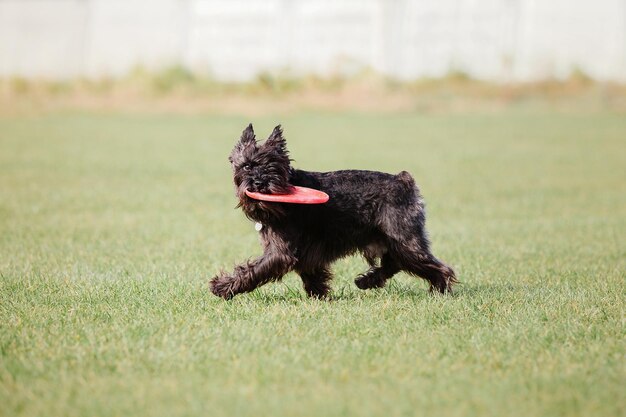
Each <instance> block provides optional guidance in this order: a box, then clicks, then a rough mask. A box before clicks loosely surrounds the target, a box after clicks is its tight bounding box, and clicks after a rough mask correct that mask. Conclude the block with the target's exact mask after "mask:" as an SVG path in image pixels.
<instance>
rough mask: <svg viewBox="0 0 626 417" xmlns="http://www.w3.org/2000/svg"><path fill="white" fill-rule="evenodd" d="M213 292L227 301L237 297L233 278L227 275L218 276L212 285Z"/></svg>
mask: <svg viewBox="0 0 626 417" xmlns="http://www.w3.org/2000/svg"><path fill="white" fill-rule="evenodd" d="M209 287H210V288H211V292H212V293H213V294H215V295H217V296H218V297H222V298H223V299H225V300H230V299H231V298H233V296H234V295H235V292H234V291H233V278H232V277H229V276H225V275H217V276H216V277H214V278H213V279H212V280H211V281H210V283H209Z"/></svg>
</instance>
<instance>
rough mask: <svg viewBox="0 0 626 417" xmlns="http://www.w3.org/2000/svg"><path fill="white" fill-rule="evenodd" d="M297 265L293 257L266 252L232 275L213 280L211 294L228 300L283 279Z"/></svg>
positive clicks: (239, 267)
mask: <svg viewBox="0 0 626 417" xmlns="http://www.w3.org/2000/svg"><path fill="white" fill-rule="evenodd" d="M295 263H296V260H295V258H294V257H293V256H291V255H286V254H276V253H271V252H266V253H265V254H264V255H263V256H261V257H260V258H257V259H255V260H253V261H249V262H247V263H245V264H242V265H239V266H237V267H235V270H234V271H233V272H232V273H231V274H223V273H222V274H220V275H218V276H216V277H214V278H213V279H212V280H211V292H213V294H215V295H217V296H219V297H222V298H225V299H227V300H228V299H230V298H232V297H233V296H235V295H237V294H241V293H244V292H250V291H252V290H254V289H255V288H257V287H259V286H261V285H263V284H267V283H268V282H270V281H275V280H278V279H280V278H282V276H283V275H285V274H286V273H287V272H289V271H290V270H291V269H292V268H293V266H294V264H295Z"/></svg>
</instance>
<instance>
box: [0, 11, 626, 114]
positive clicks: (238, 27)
mask: <svg viewBox="0 0 626 417" xmlns="http://www.w3.org/2000/svg"><path fill="white" fill-rule="evenodd" d="M0 80H2V81H0V95H1V96H0V99H3V103H0V104H4V105H3V106H2V107H3V108H5V109H6V107H10V108H12V109H15V108H16V106H19V105H20V104H24V100H21V99H23V98H24V96H26V97H28V98H29V99H30V101H28V100H26V101H27V107H28V106H29V105H30V106H32V105H33V101H32V100H33V99H37V100H38V101H37V100H36V101H37V103H38V104H39V105H41V104H42V101H46V100H47V101H46V102H47V103H49V101H50V100H53V101H55V102H56V103H57V104H59V102H60V103H61V104H63V105H70V106H72V107H75V106H80V107H85V106H92V107H94V106H95V107H103V106H105V107H109V108H110V107H113V108H119V107H120V106H121V107H127V108H131V107H133V108H136V107H138V106H139V107H142V104H146V103H144V101H143V100H142V99H141V98H144V99H145V96H146V95H148V96H150V98H152V99H154V98H155V97H154V95H155V94H156V95H160V96H161V97H158V99H159V100H157V101H158V102H160V103H161V104H162V106H164V107H165V108H166V109H167V110H181V109H183V110H190V109H191V110H213V111H220V112H223V111H228V112H235V113H241V112H244V113H251V112H258V111H261V110H262V109H263V111H267V110H268V108H271V109H273V110H275V111H283V110H290V109H293V108H299V107H302V106H304V107H316V108H318V107H326V108H332V109H338V108H375V109H386V110H407V109H408V110H410V109H416V108H417V109H429V108H432V107H434V108H439V107H440V106H439V105H440V104H441V103H442V102H446V103H447V104H448V105H449V104H450V103H455V104H458V102H459V100H458V99H459V98H460V97H465V98H467V97H472V98H473V100H474V101H484V99H485V98H487V99H488V100H487V101H488V102H489V103H490V104H494V102H497V103H502V102H504V103H510V102H516V101H518V100H520V99H521V100H523V99H524V98H528V97H529V96H532V97H535V96H537V95H539V96H546V95H548V96H550V98H551V99H555V98H564V99H565V101H568V102H569V101H570V99H571V96H572V93H576V94H575V95H576V96H580V95H581V94H579V93H584V94H582V95H585V96H586V97H587V98H589V97H592V98H593V100H591V101H593V102H594V104H598V103H600V104H604V105H607V104H608V105H609V106H613V107H614V106H616V105H617V106H620V107H621V106H623V102H622V101H623V100H622V95H623V88H621V87H620V85H622V84H623V83H624V82H625V81H626V2H624V1H623V0H598V1H594V2H589V1H586V0H551V1H537V0H483V1H476V0H439V1H434V0H432V1H418V0H151V1H147V0H146V1H142V0H0ZM591 84H593V86H591ZM600 84H601V85H600ZM494 85H495V87H494ZM521 87H523V88H521ZM450 88H452V89H451V90H450ZM268 92H269V93H272V94H276V93H280V94H282V95H283V97H281V100H274V102H273V104H272V105H269V103H268V102H267V100H270V101H271V98H272V97H268V96H267V94H265V93H268ZM24 93H28V94H24ZM164 93H166V94H168V95H169V96H170V97H171V95H172V93H176V94H178V95H181V94H182V96H184V97H185V98H187V99H189V100H190V102H187V103H186V104H184V103H181V102H180V101H178V102H174V101H172V100H164V98H163V97H162V96H163V94H164ZM339 93H342V94H339ZM290 94H291V99H290V100H287V97H286V96H289V95H290ZM241 95H243V96H245V98H250V96H253V97H252V98H253V99H255V100H258V96H259V95H261V96H263V95H265V97H264V99H265V100H259V102H254V101H253V102H252V103H251V102H249V101H247V100H244V102H242V101H241V100H236V99H235V98H234V97H237V96H241ZM218 96H219V98H220V100H219V103H216V102H215V100H213V101H212V100H211V97H212V98H213V99H215V98H216V97H218ZM374 97H376V99H373V98H374ZM420 97H421V98H423V100H420ZM367 98H370V100H367ZM450 99H452V100H450ZM230 100H234V102H231V101H230ZM7 101H12V104H11V105H9V104H8V103H7ZM586 103H589V100H587V101H586ZM465 104H467V103H465ZM473 104H475V103H472V105H473ZM151 105H152V106H156V105H157V103H154V102H152V103H151ZM268 106H269V107H268ZM144 107H145V106H144ZM448 107H449V106H448ZM457 107H459V106H457ZM460 107H463V106H460Z"/></svg>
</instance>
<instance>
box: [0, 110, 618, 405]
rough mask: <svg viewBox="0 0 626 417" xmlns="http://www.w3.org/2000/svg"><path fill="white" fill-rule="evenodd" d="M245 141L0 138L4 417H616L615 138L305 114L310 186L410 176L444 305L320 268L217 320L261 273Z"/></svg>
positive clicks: (596, 124)
mask: <svg viewBox="0 0 626 417" xmlns="http://www.w3.org/2000/svg"><path fill="white" fill-rule="evenodd" d="M247 121H248V120H247V119H244V118H241V117H234V116H229V117H218V116H172V115H169V116H168V115H162V116H156V115H153V116H137V115H135V116H122V115H94V114H83V113H76V112H74V113H64V114H54V115H45V116H37V117H24V116H22V117H17V116H16V117H14V118H6V117H5V118H4V119H0V274H1V276H0V415H2V416H68V417H71V416H134V415H145V416H168V417H170V416H191V415H209V416H255V417H256V416H283V415H285V416H309V415H318V416H339V415H354V416H356V415H358V416H382V415H385V416H405V415H406V416H409V415H425V416H448V415H449V416H461V415H463V416H466V415H469V416H503V415H519V416H568V417H569V416H623V415H625V413H626V399H625V396H624V391H623V390H624V386H626V364H625V359H624V358H625V355H626V349H625V342H624V340H625V338H624V336H625V331H624V330H625V323H626V322H625V317H626V315H625V308H624V307H625V303H624V300H625V295H626V294H625V293H626V291H625V290H626V285H625V284H626V279H625V278H626V274H625V270H626V262H625V259H626V242H625V239H624V236H625V235H626V168H625V167H626V118H624V117H623V115H619V114H610V113H593V114H582V113H576V114H563V113H549V112H548V113H545V112H543V113H542V112H538V111H532V109H530V110H529V109H525V110H508V111H502V112H499V113H494V114H458V115H419V114H396V115H377V114H369V115H358V114H325V113H302V114H296V115H290V116H284V117H281V118H280V119H278V118H274V117H269V116H264V117H262V118H255V119H253V120H252V121H253V122H255V126H256V129H257V133H259V135H261V134H268V133H269V131H270V130H271V128H272V127H273V125H274V124H275V123H277V122H282V123H283V126H284V128H285V132H286V135H287V138H288V142H289V145H290V149H291V152H292V157H293V158H295V160H296V162H295V164H296V165H297V166H299V167H302V168H305V169H315V170H333V169H340V168H367V169H375V170H382V171H388V172H399V171H400V170H403V169H406V170H408V171H410V172H412V173H413V175H414V176H415V178H416V179H417V181H418V183H419V184H420V185H421V188H422V191H423V194H424V195H425V198H426V201H427V204H428V221H427V224H428V227H429V230H430V233H431V237H432V240H433V245H434V248H433V249H434V252H435V253H436V254H437V255H438V256H439V257H441V258H442V259H444V260H446V261H447V262H448V263H450V264H451V265H452V266H454V267H455V269H456V270H457V272H458V275H459V278H460V280H461V281H462V284H461V285H459V286H458V291H457V293H456V295H455V296H453V297H441V296H430V295H429V294H428V293H427V286H426V284H425V283H424V282H422V281H419V280H417V279H415V278H411V277H409V276H407V275H403V274H399V275H398V276H397V277H396V278H394V279H393V280H392V281H391V282H390V284H389V285H388V286H387V287H386V288H384V289H382V290H378V291H368V292H362V291H360V290H358V289H357V288H356V287H355V286H354V284H353V283H352V280H353V279H354V277H355V276H356V275H357V274H358V273H359V272H361V271H363V270H364V268H365V264H364V262H363V261H362V260H361V259H359V258H349V259H346V260H342V261H340V262H338V263H337V264H336V265H335V268H334V270H335V273H336V279H335V280H334V282H333V292H334V300H333V301H331V302H324V301H316V300H309V299H307V298H306V297H305V296H304V293H303V290H302V288H301V284H300V282H299V280H298V278H297V277H296V276H294V275H289V276H288V277H287V278H286V279H285V280H284V281H283V282H281V283H277V284H270V285H267V286H265V287H263V288H261V289H259V290H257V291H255V292H253V293H251V294H248V295H243V296H239V297H236V298H235V299H233V300H232V301H231V302H225V301H223V300H221V299H218V298H216V297H214V296H213V295H211V294H210V293H209V292H208V286H207V282H208V279H209V278H210V277H211V276H212V275H214V274H215V273H216V272H217V271H218V270H220V269H221V268H226V269H228V268H231V267H232V266H233V264H235V263H236V262H238V261H241V260H243V259H246V258H247V257H250V256H255V255H257V254H259V253H260V248H259V245H258V241H257V239H258V238H257V236H256V233H255V232H254V228H253V224H251V223H250V222H249V221H246V220H245V218H244V217H243V215H242V214H241V213H240V212H239V211H237V210H235V209H234V206H235V204H236V201H235V198H234V194H233V188H232V185H231V178H230V168H229V166H228V163H227V160H226V157H227V155H228V153H229V151H230V149H231V147H232V145H233V143H234V141H235V139H236V136H237V135H238V133H239V132H240V131H241V130H242V129H243V127H244V126H245V123H246V122H247Z"/></svg>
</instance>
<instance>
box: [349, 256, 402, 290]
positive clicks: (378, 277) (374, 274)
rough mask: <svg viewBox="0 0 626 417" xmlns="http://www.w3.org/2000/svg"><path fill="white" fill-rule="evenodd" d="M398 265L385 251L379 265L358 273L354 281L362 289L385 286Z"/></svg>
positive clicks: (398, 268) (397, 269) (396, 270)
mask: <svg viewBox="0 0 626 417" xmlns="http://www.w3.org/2000/svg"><path fill="white" fill-rule="evenodd" d="M399 270H400V267H399V266H398V264H397V263H396V262H395V261H394V260H393V259H392V258H391V256H390V255H389V254H388V253H387V254H385V255H383V257H382V259H381V262H380V266H375V267H372V268H370V270H369V271H367V272H366V273H364V274H362V275H359V276H358V277H357V279H355V280H354V283H355V284H356V286H357V287H359V288H360V289H362V290H367V289H370V288H381V287H384V286H385V282H387V280H388V279H389V278H391V277H392V276H394V275H395V274H396V273H397V272H398V271H399Z"/></svg>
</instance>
